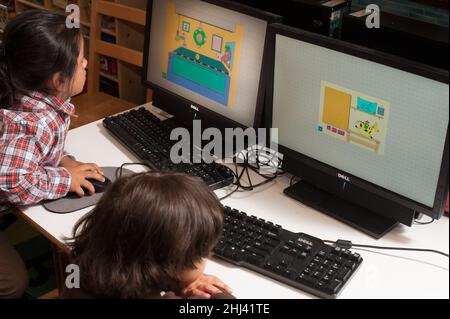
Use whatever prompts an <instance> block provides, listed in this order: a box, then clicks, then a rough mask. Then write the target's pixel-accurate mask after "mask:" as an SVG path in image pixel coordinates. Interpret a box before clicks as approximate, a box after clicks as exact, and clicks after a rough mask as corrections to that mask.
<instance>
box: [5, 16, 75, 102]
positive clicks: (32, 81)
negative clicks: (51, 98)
mask: <svg viewBox="0 0 450 319" xmlns="http://www.w3.org/2000/svg"><path fill="white" fill-rule="evenodd" d="M80 39H81V33H80V30H79V29H76V28H67V27H66V16H65V15H64V14H60V13H55V12H49V11H45V10H28V11H25V12H23V13H21V14H19V15H18V16H17V17H16V18H14V19H13V20H11V21H10V22H9V23H8V25H7V26H6V28H5V31H4V34H3V43H2V44H1V45H0V51H3V52H0V108H8V107H9V106H11V104H12V103H13V102H14V99H15V98H17V96H19V95H22V94H27V93H28V92H30V91H41V92H44V93H47V94H52V93H53V92H51V90H52V88H49V87H48V82H49V80H50V79H51V77H52V76H53V75H54V74H57V73H60V74H61V81H69V79H71V78H72V76H73V74H74V72H75V69H76V66H77V58H78V55H79V52H80V42H81V41H80ZM2 53H3V54H2Z"/></svg>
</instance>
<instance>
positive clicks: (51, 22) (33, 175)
mask: <svg viewBox="0 0 450 319" xmlns="http://www.w3.org/2000/svg"><path fill="white" fill-rule="evenodd" d="M83 52H84V49H83V38H82V36H81V33H80V30H79V29H76V28H68V27H66V16H65V15H63V14H58V13H51V12H47V11H44V10H30V11H26V12H24V13H22V14H20V15H18V16H17V17H16V18H15V19H13V20H12V21H10V22H9V23H8V25H7V27H6V29H5V31H4V36H3V42H2V43H1V44H0V212H1V211H2V210H4V209H5V208H7V207H8V206H10V205H30V204H35V203H38V202H40V201H42V200H46V199H57V198H61V197H64V196H65V195H66V194H67V193H68V192H69V191H70V192H75V193H77V194H78V195H79V196H84V195H85V194H84V191H83V189H82V187H84V188H85V189H87V190H88V191H89V193H91V194H93V193H94V191H95V190H94V187H93V185H92V184H91V183H90V182H89V181H88V180H87V179H89V178H93V179H96V180H99V181H101V182H103V181H104V176H103V173H102V170H101V169H100V168H99V167H98V166H97V165H96V164H85V163H80V162H78V161H76V160H74V159H73V158H72V157H70V156H67V154H65V152H64V142H65V139H66V134H67V130H68V128H69V124H70V117H71V116H73V115H74V112H75V109H74V106H73V105H72V104H71V103H70V97H72V96H74V95H76V94H79V93H80V92H81V91H82V89H83V86H84V83H85V80H86V71H85V68H86V66H87V61H86V59H85V58H84V55H83ZM0 235H1V234H0ZM6 243H7V242H6V240H1V241H0V298H2V297H18V296H20V295H21V293H23V289H24V288H23V286H24V284H23V282H24V280H23V279H22V280H16V279H14V278H16V277H17V274H18V273H20V275H19V277H23V274H24V271H23V263H21V261H18V256H16V255H15V254H13V253H11V251H13V249H10V247H6V245H7V244H6ZM5 247H6V248H5ZM25 273H26V272H25ZM17 282H20V284H17ZM18 286H20V287H19V288H17V287H18Z"/></svg>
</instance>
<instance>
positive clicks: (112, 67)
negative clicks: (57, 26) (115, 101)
mask: <svg viewBox="0 0 450 319" xmlns="http://www.w3.org/2000/svg"><path fill="white" fill-rule="evenodd" d="M93 1H95V2H97V3H99V2H102V1H101V0H15V6H16V11H17V13H20V12H22V11H24V10H27V9H45V10H52V11H59V12H65V6H66V5H68V4H71V3H74V4H77V5H78V6H79V8H80V28H81V31H82V33H83V37H84V39H85V56H86V58H88V57H90V52H89V51H90V50H89V49H90V47H92V46H93V45H96V48H97V49H98V48H99V46H101V48H107V49H108V50H105V51H104V53H105V55H104V56H102V57H101V58H100V60H101V61H102V66H103V68H102V67H100V69H99V70H98V71H99V72H94V71H95V70H96V69H94V67H97V66H93V65H92V64H94V61H96V60H94V59H92V58H89V59H88V60H89V64H88V74H89V72H94V73H95V74H99V79H100V85H99V87H97V86H96V85H94V84H91V83H89V82H90V81H91V82H96V81H95V78H92V76H91V77H89V76H88V79H89V80H88V86H87V88H86V91H87V92H88V93H91V92H90V91H93V92H95V91H97V90H99V91H101V92H105V93H108V94H111V95H113V96H116V97H118V98H120V99H123V100H126V101H129V102H132V103H134V104H143V103H144V102H146V100H147V98H148V96H146V89H145V88H144V86H143V85H142V84H141V68H142V62H141V63H138V65H134V64H136V63H129V62H130V61H127V59H121V58H120V57H117V56H114V52H113V51H112V50H113V48H112V47H111V46H110V45H109V44H117V45H119V46H122V47H125V48H129V49H131V50H134V51H138V52H140V53H141V56H142V50H143V45H144V32H145V28H144V26H142V25H139V24H137V23H133V22H131V21H123V20H119V19H115V18H111V17H110V16H109V15H108V14H104V13H102V14H101V15H98V14H95V13H94V14H92V6H93V3H92V2H93ZM104 2H112V3H117V4H120V5H123V6H126V7H128V8H131V9H132V10H133V12H136V13H137V14H138V15H139V16H140V17H142V15H144V16H145V14H144V13H145V10H146V3H147V1H145V0H107V1H104ZM98 18H100V21H97V20H96V21H93V20H92V19H98ZM94 25H95V30H94V31H95V32H100V39H101V40H102V41H100V42H101V43H99V41H98V39H96V37H94V38H93V39H92V32H93V26H94ZM97 28H98V29H97ZM96 35H97V34H96ZM111 52H113V54H110V53H111Z"/></svg>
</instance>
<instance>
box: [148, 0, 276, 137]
mask: <svg viewBox="0 0 450 319" xmlns="http://www.w3.org/2000/svg"><path fill="white" fill-rule="evenodd" d="M280 21H281V18H280V17H279V16H276V15H274V14H271V13H267V12H264V11H261V10H257V9H254V8H250V7H248V6H245V5H242V4H239V3H234V2H229V1H222V0H207V1H200V0H153V1H149V3H148V6H147V26H146V37H145V48H144V68H143V70H144V72H143V81H144V83H145V84H146V85H148V86H149V87H150V88H152V89H153V104H154V105H155V106H157V107H159V108H161V109H163V110H165V111H167V112H168V113H170V114H172V115H174V116H175V117H176V119H177V120H178V121H179V122H181V123H183V124H184V125H186V126H189V125H192V120H193V119H199V120H202V128H205V127H215V128H219V129H225V128H234V127H252V126H256V127H259V126H261V124H262V123H263V121H264V119H263V113H262V112H263V109H264V98H265V81H264V79H265V78H266V77H265V76H264V70H265V68H264V67H263V66H264V64H265V63H264V61H265V57H264V52H265V51H266V50H265V48H266V36H267V26H268V24H269V23H272V22H280Z"/></svg>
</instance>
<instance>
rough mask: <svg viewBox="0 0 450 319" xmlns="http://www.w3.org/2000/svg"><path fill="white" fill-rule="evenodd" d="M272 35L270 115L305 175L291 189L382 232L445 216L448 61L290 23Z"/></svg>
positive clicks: (287, 159)
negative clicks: (395, 52)
mask: <svg viewBox="0 0 450 319" xmlns="http://www.w3.org/2000/svg"><path fill="white" fill-rule="evenodd" d="M269 39H270V43H272V46H273V47H272V48H270V51H269V52H270V53H271V61H272V62H271V63H273V64H272V66H273V67H272V68H271V69H270V71H269V82H271V83H269V84H268V93H267V107H268V111H267V113H268V114H267V115H268V116H267V118H268V124H269V125H271V126H272V127H273V128H278V141H276V140H275V138H272V140H273V142H274V143H275V142H278V146H279V151H280V153H282V154H283V155H284V161H283V166H284V169H285V170H286V171H288V172H290V173H292V174H293V175H294V176H298V177H300V178H301V181H300V182H299V183H297V184H294V185H292V186H291V187H289V188H287V189H286V190H285V193H286V194H287V195H289V196H291V197H293V198H295V199H297V200H299V201H301V202H303V203H305V204H307V205H309V206H311V207H313V208H315V209H317V210H319V211H322V212H325V213H327V214H329V215H331V216H333V217H334V218H337V219H339V220H341V221H344V222H346V223H348V224H350V225H352V226H354V227H357V228H358V229H360V230H362V231H364V232H366V233H367V234H369V235H371V236H373V237H375V238H380V237H381V236H383V235H384V234H386V233H387V232H388V231H389V230H391V229H392V228H393V227H394V226H396V225H397V224H398V223H399V222H400V223H403V224H405V225H408V226H411V225H412V223H413V221H414V219H416V218H417V217H419V216H421V215H422V214H425V215H428V216H430V217H432V218H434V219H438V218H440V217H441V216H442V213H443V207H444V202H445V197H446V195H447V191H448V183H449V181H448V177H449V176H448V171H449V168H448V164H449V163H448V120H449V86H448V83H449V82H448V75H449V74H448V71H446V70H442V69H436V68H433V67H431V66H427V65H423V64H419V63H417V62H413V61H409V60H406V59H403V58H399V57H394V56H392V55H388V54H385V53H381V52H378V51H375V50H372V49H367V48H364V47H360V46H356V45H354V44H350V43H346V42H343V41H340V40H336V39H331V38H328V37H323V36H321V35H317V34H313V33H309V32H306V31H301V30H299V29H294V28H290V27H286V26H283V25H274V26H273V27H270V29H269ZM269 127H270V126H269Z"/></svg>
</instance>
